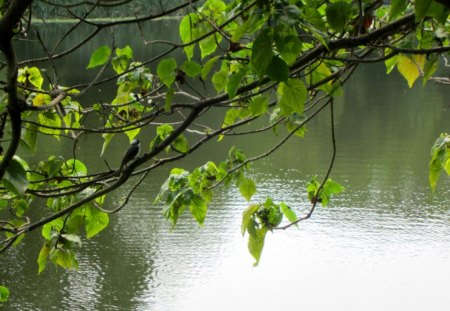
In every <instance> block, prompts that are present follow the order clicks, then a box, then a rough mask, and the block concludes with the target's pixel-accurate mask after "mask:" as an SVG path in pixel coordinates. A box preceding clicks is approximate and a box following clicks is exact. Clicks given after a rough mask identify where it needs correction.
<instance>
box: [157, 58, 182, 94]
mask: <svg viewBox="0 0 450 311" xmlns="http://www.w3.org/2000/svg"><path fill="white" fill-rule="evenodd" d="M175 69H177V62H176V60H175V58H167V59H163V60H162V61H161V62H159V64H158V67H157V68H156V72H157V74H158V77H159V79H160V80H161V82H162V83H164V84H165V85H166V86H167V87H170V86H171V85H172V83H173V82H174V81H175Z"/></svg>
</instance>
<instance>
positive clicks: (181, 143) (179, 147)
mask: <svg viewBox="0 0 450 311" xmlns="http://www.w3.org/2000/svg"><path fill="white" fill-rule="evenodd" d="M172 145H173V148H174V149H175V150H176V151H178V152H181V153H186V152H188V150H189V142H188V140H187V139H186V137H184V135H180V136H178V137H177V138H175V140H174V141H173V144H172Z"/></svg>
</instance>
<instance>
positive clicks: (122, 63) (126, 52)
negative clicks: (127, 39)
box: [112, 45, 133, 74]
mask: <svg viewBox="0 0 450 311" xmlns="http://www.w3.org/2000/svg"><path fill="white" fill-rule="evenodd" d="M132 59H133V50H132V49H131V47H130V46H129V45H127V46H125V47H124V48H123V49H119V48H117V49H116V57H114V58H113V60H112V65H113V68H114V70H115V71H116V72H117V73H118V74H121V73H123V72H124V71H125V70H127V67H128V64H129V62H130V61H131V60H132Z"/></svg>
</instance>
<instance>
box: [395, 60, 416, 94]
mask: <svg viewBox="0 0 450 311" xmlns="http://www.w3.org/2000/svg"><path fill="white" fill-rule="evenodd" d="M397 69H398V71H399V72H400V74H401V75H402V76H403V77H404V78H405V79H406V81H407V82H408V86H409V87H410V88H411V87H412V86H413V85H414V82H415V81H416V79H417V78H418V77H419V76H420V71H419V67H418V65H417V64H416V63H415V62H414V61H413V59H411V58H409V57H408V56H406V55H404V54H400V55H398V56H397Z"/></svg>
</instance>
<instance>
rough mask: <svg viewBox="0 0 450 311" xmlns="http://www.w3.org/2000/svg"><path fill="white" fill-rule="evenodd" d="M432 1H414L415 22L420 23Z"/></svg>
mask: <svg viewBox="0 0 450 311" xmlns="http://www.w3.org/2000/svg"><path fill="white" fill-rule="evenodd" d="M431 1H432V0H415V2H414V14H415V15H416V22H419V21H421V20H422V19H423V18H424V17H425V15H427V11H428V8H429V7H430V5H431Z"/></svg>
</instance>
